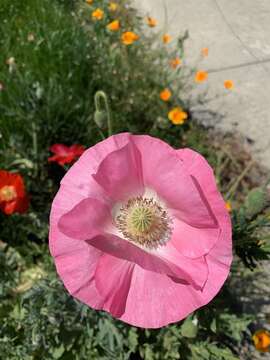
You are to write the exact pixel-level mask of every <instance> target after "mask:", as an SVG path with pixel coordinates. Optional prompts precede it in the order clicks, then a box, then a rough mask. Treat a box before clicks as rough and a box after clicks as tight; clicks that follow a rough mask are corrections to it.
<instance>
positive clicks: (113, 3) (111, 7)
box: [109, 2, 118, 11]
mask: <svg viewBox="0 0 270 360" xmlns="http://www.w3.org/2000/svg"><path fill="white" fill-rule="evenodd" d="M117 8H118V4H116V3H115V2H111V3H110V4H109V10H111V11H116V10H117Z"/></svg>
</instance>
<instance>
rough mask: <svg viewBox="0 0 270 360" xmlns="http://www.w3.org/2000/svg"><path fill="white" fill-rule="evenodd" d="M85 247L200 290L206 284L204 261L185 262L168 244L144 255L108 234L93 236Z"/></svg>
mask: <svg viewBox="0 0 270 360" xmlns="http://www.w3.org/2000/svg"><path fill="white" fill-rule="evenodd" d="M87 243H88V244H90V245H92V246H93V247H95V248H96V249H98V250H100V251H102V252H104V253H106V254H109V255H112V256H114V257H117V258H119V259H123V260H127V261H130V262H132V263H135V264H138V265H139V266H141V267H142V268H144V269H146V270H151V271H154V272H158V273H162V274H167V275H169V276H171V277H172V278H173V279H175V281H180V282H181V281H182V282H183V283H189V284H192V285H193V286H195V287H196V288H200V289H201V288H203V286H204V284H205V282H206V280H207V276H208V268H207V264H206V261H205V258H204V257H201V258H197V259H193V260H191V259H188V258H187V257H185V256H183V255H181V254H180V253H179V252H178V251H177V250H176V249H175V248H174V247H172V246H171V245H170V244H167V245H166V246H164V247H162V248H160V249H157V250H151V252H147V251H145V250H143V249H142V248H140V247H138V246H136V245H133V244H132V243H131V242H129V241H127V240H124V239H121V238H119V237H118V236H115V235H112V234H107V235H105V234H104V235H100V236H96V237H95V238H92V239H90V240H88V241H87Z"/></svg>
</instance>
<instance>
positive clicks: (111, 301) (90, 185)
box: [50, 133, 232, 328]
mask: <svg viewBox="0 0 270 360" xmlns="http://www.w3.org/2000/svg"><path fill="white" fill-rule="evenodd" d="M50 251H51V254H52V255H53V257H54V258H55V263H56V268H57V271H58V273H59V275H60V277H61V278H62V280H63V282H64V284H65V286H66V288H67V290H68V291H69V293H70V294H71V295H73V296H74V297H76V298H77V299H79V300H81V301H82V302H84V303H86V304H87V305H89V306H91V307H92V308H95V309H100V310H105V311H107V312H109V313H111V314H112V315H113V316H115V317H117V318H119V319H120V320H122V321H125V322H127V323H129V324H132V325H135V326H139V327H144V328H159V327H162V326H165V325H167V324H169V323H173V322H176V321H179V320H182V319H183V318H185V317H186V316H188V315H189V314H190V313H192V312H193V311H194V310H196V309H198V308H199V307H201V306H203V305H205V304H207V303H208V302H209V301H210V300H211V299H213V297H214V296H215V295H216V294H217V293H218V291H219V290H220V288H221V287H222V285H223V283H224V281H225V280H226V278H227V276H228V273H229V269H230V264H231V261H232V244H231V222H230V216H229V214H228V212H227V210H226V207H225V203H224V200H223V199H222V197H221V195H220V193H219V192H218V190H217V187H216V184H215V178H214V175H213V171H212V169H211V167H210V166H209V164H208V163H207V162H206V160H205V159H204V158H203V157H202V156H201V155H199V154H198V153H196V152H194V151H192V150H189V149H182V150H174V149H173V148H171V147H170V146H169V145H167V144H166V143H164V142H163V141H161V140H159V139H155V138H152V137H150V136H135V135H130V134H127V133H125V134H119V135H115V136H112V137H110V138H108V139H106V140H104V141H102V142H100V143H98V144H97V145H95V146H93V147H91V148H90V149H88V150H86V151H85V152H84V153H83V155H82V156H81V157H80V159H79V160H78V161H77V162H76V163H75V164H74V165H73V166H72V167H71V169H70V170H69V171H68V172H67V174H66V175H65V177H64V178H63V180H62V182H61V187H60V190H59V191H58V193H57V195H56V197H55V199H54V202H53V205H52V211H51V217H50Z"/></svg>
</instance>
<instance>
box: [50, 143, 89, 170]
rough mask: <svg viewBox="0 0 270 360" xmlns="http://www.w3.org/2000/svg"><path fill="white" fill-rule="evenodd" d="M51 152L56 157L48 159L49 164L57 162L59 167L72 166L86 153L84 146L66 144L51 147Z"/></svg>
mask: <svg viewBox="0 0 270 360" xmlns="http://www.w3.org/2000/svg"><path fill="white" fill-rule="evenodd" d="M50 151H51V152H52V153H54V154H55V155H53V156H51V157H49V158H48V161H49V162H53V161H55V162H57V163H58V164H59V165H62V166H63V165H64V164H70V163H71V162H73V161H74V160H76V159H77V158H78V157H80V156H81V155H82V153H83V152H84V146H82V145H71V146H66V145H64V144H54V145H52V146H51V147H50Z"/></svg>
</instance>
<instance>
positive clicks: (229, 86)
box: [224, 80, 234, 90]
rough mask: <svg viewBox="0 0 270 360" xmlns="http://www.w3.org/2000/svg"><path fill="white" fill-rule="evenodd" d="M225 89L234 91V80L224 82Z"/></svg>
mask: <svg viewBox="0 0 270 360" xmlns="http://www.w3.org/2000/svg"><path fill="white" fill-rule="evenodd" d="M224 87H225V89H227V90H232V89H233V88H234V83H233V81H232V80H225V81H224Z"/></svg>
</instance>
